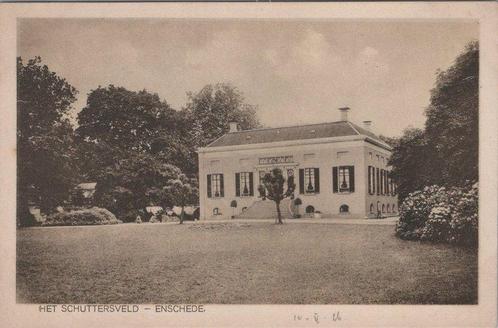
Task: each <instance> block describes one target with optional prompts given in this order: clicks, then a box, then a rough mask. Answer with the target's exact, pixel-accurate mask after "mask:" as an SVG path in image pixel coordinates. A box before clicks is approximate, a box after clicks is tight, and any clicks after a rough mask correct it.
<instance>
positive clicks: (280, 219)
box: [275, 202, 283, 224]
mask: <svg viewBox="0 0 498 328" xmlns="http://www.w3.org/2000/svg"><path fill="white" fill-rule="evenodd" d="M275 204H277V219H278V224H283V222H282V214H281V213H280V202H275Z"/></svg>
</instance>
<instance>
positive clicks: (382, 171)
mask: <svg viewBox="0 0 498 328" xmlns="http://www.w3.org/2000/svg"><path fill="white" fill-rule="evenodd" d="M384 186H385V185H384V170H383V169H380V194H381V195H384Z"/></svg>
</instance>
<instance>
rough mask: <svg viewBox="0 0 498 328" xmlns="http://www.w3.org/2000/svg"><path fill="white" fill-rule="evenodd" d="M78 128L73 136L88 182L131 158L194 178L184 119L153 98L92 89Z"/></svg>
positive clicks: (111, 87)
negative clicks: (164, 165)
mask: <svg viewBox="0 0 498 328" xmlns="http://www.w3.org/2000/svg"><path fill="white" fill-rule="evenodd" d="M78 123H79V127H78V129H77V130H76V133H77V135H78V137H79V140H80V145H81V148H82V154H86V157H87V158H86V159H85V160H84V161H83V162H85V163H86V164H87V166H86V168H85V170H86V172H88V175H89V177H91V178H94V177H95V176H98V174H99V173H100V171H101V170H102V168H103V167H108V166H112V165H113V164H114V163H115V162H116V161H118V160H121V159H124V158H129V157H130V156H131V154H137V153H141V154H148V155H152V156H155V157H160V158H161V160H164V161H166V162H167V163H169V164H173V165H175V166H178V167H180V168H181V169H182V170H184V171H187V172H188V173H189V174H193V173H195V170H194V169H193V168H192V164H191V162H192V160H191V157H192V154H191V153H190V148H191V147H189V144H190V141H189V140H190V138H189V136H188V133H187V129H188V126H187V123H186V119H185V117H184V114H183V113H181V112H178V111H176V110H174V109H172V108H171V107H170V106H169V105H168V103H167V102H166V101H164V100H161V99H160V98H159V96H158V95H157V94H153V93H150V92H148V91H146V90H142V91H138V92H136V91H130V90H127V89H125V88H123V87H116V86H114V85H109V86H108V87H106V88H103V87H98V88H97V89H95V90H92V91H91V92H90V94H89V95H88V100H87V105H86V106H85V108H83V110H82V111H81V112H80V113H79V114H78ZM157 160H158V159H157Z"/></svg>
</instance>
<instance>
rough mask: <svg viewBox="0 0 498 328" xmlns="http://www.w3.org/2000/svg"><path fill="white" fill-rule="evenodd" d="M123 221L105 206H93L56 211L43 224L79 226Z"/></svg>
mask: <svg viewBox="0 0 498 328" xmlns="http://www.w3.org/2000/svg"><path fill="white" fill-rule="evenodd" d="M117 223H122V221H121V220H118V219H117V218H116V216H115V215H114V214H112V213H111V212H110V211H108V210H106V209H105V208H99V207H92V208H89V209H81V210H74V211H68V212H62V213H55V214H52V215H50V216H48V217H47V220H46V221H45V222H43V224H42V225H43V226H78V225H103V224H117Z"/></svg>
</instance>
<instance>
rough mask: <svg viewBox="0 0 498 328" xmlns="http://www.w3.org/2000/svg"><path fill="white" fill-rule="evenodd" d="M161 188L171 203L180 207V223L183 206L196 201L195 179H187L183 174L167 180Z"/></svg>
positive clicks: (197, 192)
mask: <svg viewBox="0 0 498 328" xmlns="http://www.w3.org/2000/svg"><path fill="white" fill-rule="evenodd" d="M163 190H164V192H165V194H166V197H168V198H169V200H170V201H171V203H172V204H174V205H177V206H180V207H181V208H182V213H181V215H180V224H182V223H183V220H184V217H185V213H184V212H185V211H184V207H185V206H186V205H192V204H197V203H198V199H199V189H198V187H197V185H196V183H195V180H191V181H188V180H187V179H186V177H185V176H180V177H179V178H178V179H172V180H169V181H168V182H167V183H166V186H165V187H164V188H163Z"/></svg>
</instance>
